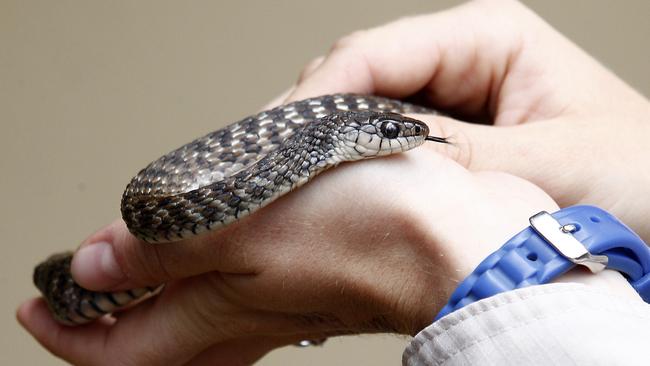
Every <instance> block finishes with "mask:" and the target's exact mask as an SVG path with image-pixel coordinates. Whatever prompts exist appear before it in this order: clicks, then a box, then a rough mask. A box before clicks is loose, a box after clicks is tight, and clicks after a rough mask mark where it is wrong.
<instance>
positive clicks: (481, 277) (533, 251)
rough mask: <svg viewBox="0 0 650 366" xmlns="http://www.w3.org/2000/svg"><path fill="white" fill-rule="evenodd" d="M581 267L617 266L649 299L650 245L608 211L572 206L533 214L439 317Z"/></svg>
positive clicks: (463, 285)
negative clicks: (552, 211) (556, 210)
mask: <svg viewBox="0 0 650 366" xmlns="http://www.w3.org/2000/svg"><path fill="white" fill-rule="evenodd" d="M576 265H583V266H585V267H587V268H589V269H590V270H591V271H592V272H593V273H597V272H600V271H602V270H603V269H605V268H610V269H615V270H617V271H619V272H621V273H622V274H623V275H624V276H625V278H627V280H628V281H629V282H630V284H631V285H632V287H634V289H635V290H636V291H637V292H638V293H639V295H641V298H643V301H645V302H650V248H648V246H647V245H646V244H645V243H644V242H643V240H642V239H641V238H640V237H639V236H638V235H637V234H635V233H634V232H633V231H632V230H631V229H630V228H628V227H627V226H625V224H623V223H622V222H620V221H619V220H617V219H616V218H615V217H614V216H612V215H611V214H609V213H607V212H606V211H604V210H602V209H600V208H597V207H593V206H573V207H568V208H565V209H562V210H560V211H558V212H556V213H554V214H549V213H547V212H545V211H542V212H540V213H538V214H536V215H534V216H532V217H531V218H530V226H529V227H527V228H526V229H524V230H523V231H521V232H520V233H519V234H517V235H515V236H514V237H513V238H512V239H510V240H509V241H508V242H507V243H506V244H504V245H503V246H502V247H501V248H500V249H499V250H497V251H496V252H494V253H492V254H490V255H489V256H488V257H487V258H485V259H484V260H483V262H481V264H479V265H478V267H476V269H475V270H474V272H472V273H471V274H470V275H469V276H468V277H467V278H465V280H463V282H461V283H460V285H459V286H458V288H456V290H455V291H454V293H453V294H452V295H451V297H450V299H449V302H448V303H447V305H445V307H444V308H442V310H441V311H440V313H438V315H437V316H436V317H435V320H438V319H440V318H442V317H443V316H445V315H447V314H449V313H451V312H452V311H454V310H457V309H460V308H462V307H463V306H465V305H468V304H471V303H473V302H475V301H478V300H481V299H485V298H487V297H490V296H493V295H496V294H498V293H501V292H506V291H510V290H514V289H517V288H522V287H528V286H533V285H539V284H544V283H548V282H550V281H551V280H553V279H554V278H556V277H558V276H560V275H562V274H563V273H565V272H567V271H568V270H569V269H571V268H573V267H574V266H576Z"/></svg>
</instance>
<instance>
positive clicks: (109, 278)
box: [70, 242, 126, 289]
mask: <svg viewBox="0 0 650 366" xmlns="http://www.w3.org/2000/svg"><path fill="white" fill-rule="evenodd" d="M70 271H71V272H72V277H73V278H74V279H75V281H77V282H78V283H79V284H80V285H82V286H84V287H88V288H90V289H102V288H106V287H110V286H115V285H117V284H119V283H120V282H123V281H125V280H126V276H125V275H124V272H122V269H121V268H120V266H119V265H118V264H117V260H115V253H114V252H113V246H112V245H111V244H110V243H106V242H98V243H94V244H90V245H86V246H84V247H83V248H81V249H79V251H77V252H76V253H75V255H74V258H73V259H72V264H71V268H70Z"/></svg>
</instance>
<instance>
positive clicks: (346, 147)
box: [34, 94, 446, 325]
mask: <svg viewBox="0 0 650 366" xmlns="http://www.w3.org/2000/svg"><path fill="white" fill-rule="evenodd" d="M406 113H427V114H431V113H433V111H431V110H429V109H426V108H423V107H420V106H416V105H413V104H409V103H403V102H400V101H397V100H392V99H387V98H382V97H376V96H362V95H353V94H335V95H325V96H321V97H316V98H310V99H305V100H301V101H297V102H293V103H290V104H286V105H283V106H279V107H276V108H273V109H270V110H267V111H264V112H260V113H258V114H256V115H253V116H250V117H247V118H244V119H242V120H240V121H238V122H235V123H233V124H231V125H229V126H227V127H225V128H222V129H220V130H217V131H215V132H212V133H210V134H207V135H205V136H203V137H201V138H198V139H196V140H194V141H192V142H190V143H188V144H186V145H184V146H182V147H180V148H178V149H176V150H174V151H172V152H170V153H168V154H166V155H164V156H162V157H161V158H159V159H158V160H156V161H154V162H152V163H151V164H149V165H148V166H147V167H146V168H144V169H143V170H141V171H140V172H139V173H138V174H137V175H136V176H135V177H134V178H133V179H132V180H131V182H130V183H129V184H128V185H127V187H126V190H125V191H124V194H123V196H122V205H121V211H122V217H123V219H124V221H125V222H126V224H127V227H128V228H129V230H130V231H131V233H133V234H134V235H135V236H137V237H138V238H140V239H142V240H144V241H147V242H150V243H156V242H169V241H176V240H181V239H183V238H186V237H189V236H193V235H198V234H200V233H202V232H206V231H210V230H216V229H218V228H221V227H223V226H225V225H228V224H230V223H232V222H234V221H236V220H238V219H241V218H242V217H244V216H246V215H249V214H250V213H252V212H254V211H255V210H257V209H259V208H260V207H263V206H265V205H267V204H269V203H271V202H272V201H273V200H275V199H277V198H278V197H280V196H282V195H284V194H286V193H288V192H290V191H292V190H293V189H295V188H297V187H299V186H300V185H302V184H304V183H306V182H307V181H309V180H310V179H312V178H313V177H314V176H316V175H317V174H319V173H320V172H322V171H324V170H326V169H328V168H330V167H333V166H336V165H337V164H339V163H340V162H343V161H353V160H360V159H365V158H372V157H376V156H382V155H388V154H392V153H398V152H403V151H406V150H409V149H412V148H415V147H417V146H419V145H421V144H422V143H423V142H424V141H425V139H428V140H433V141H438V142H446V140H445V139H444V138H438V137H431V136H428V133H429V129H428V127H427V126H426V125H425V124H424V123H422V122H420V121H418V120H415V119H411V118H408V117H405V116H403V115H402V114H406ZM71 259H72V253H70V252H66V253H61V254H56V255H53V256H51V257H49V258H48V259H47V260H46V261H44V262H43V263H41V264H39V265H38V266H37V267H36V269H35V271H34V283H35V284H36V286H37V287H38V288H39V290H40V291H41V293H42V294H43V297H44V298H45V300H46V302H47V304H48V307H49V308H50V311H51V312H52V314H53V316H54V317H55V318H56V319H57V320H58V321H60V322H62V323H64V324H68V325H77V324H83V323H86V322H89V321H92V320H94V319H96V318H98V317H100V316H102V315H104V314H107V313H111V312H113V311H115V310H116V309H118V308H120V307H123V306H126V305H128V304H130V303H132V302H133V301H135V300H137V299H138V298H140V297H141V296H143V295H145V294H146V293H148V292H151V291H152V290H153V289H152V288H142V289H134V290H128V291H120V292H94V291H89V290H85V289H83V288H82V287H80V286H79V285H77V284H76V283H75V282H74V280H73V279H72V276H71V275H70V263H71Z"/></svg>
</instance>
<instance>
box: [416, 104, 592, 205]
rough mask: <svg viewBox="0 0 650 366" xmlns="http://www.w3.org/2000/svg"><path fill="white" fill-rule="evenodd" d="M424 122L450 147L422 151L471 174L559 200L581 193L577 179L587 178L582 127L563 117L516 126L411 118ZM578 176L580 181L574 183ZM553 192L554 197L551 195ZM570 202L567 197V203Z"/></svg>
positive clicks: (428, 145)
mask: <svg viewBox="0 0 650 366" xmlns="http://www.w3.org/2000/svg"><path fill="white" fill-rule="evenodd" d="M413 117H414V118H417V119H419V120H421V121H423V122H425V123H426V124H427V125H428V126H429V129H430V130H431V132H430V133H431V134H432V135H435V136H442V137H446V138H448V140H449V142H450V143H449V144H426V148H429V149H432V150H435V151H436V152H438V153H441V154H443V155H445V156H446V157H448V158H450V159H452V160H454V161H456V162H457V163H459V164H460V165H462V166H463V167H465V168H466V169H468V170H470V171H485V170H491V171H501V172H505V173H509V174H513V175H516V176H519V177H521V178H524V179H526V180H528V181H531V182H532V183H534V184H536V185H538V186H540V187H541V188H542V189H544V190H545V191H547V192H548V193H549V194H551V196H553V198H555V199H556V200H558V201H560V202H559V203H561V201H563V200H564V197H565V196H566V197H570V196H571V191H573V192H575V191H576V190H579V189H580V187H579V184H580V180H584V179H585V177H588V176H589V175H590V172H589V171H586V170H588V169H589V167H590V166H589V165H585V164H580V163H578V162H580V161H585V160H584V159H583V158H581V157H580V155H583V154H585V153H588V152H589V149H588V146H587V145H588V139H586V138H584V137H583V138H578V136H582V135H584V133H583V132H581V130H580V126H578V125H577V124H575V123H570V121H567V120H565V119H563V118H556V119H552V120H543V121H538V122H533V123H527V124H522V125H515V126H492V125H479V124H473V123H467V122H462V121H459V120H456V119H453V118H450V117H444V116H431V115H413ZM576 175H578V176H581V177H582V178H581V179H574V178H575V177H576ZM554 193H555V194H554ZM567 199H568V198H567Z"/></svg>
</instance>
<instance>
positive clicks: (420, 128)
mask: <svg viewBox="0 0 650 366" xmlns="http://www.w3.org/2000/svg"><path fill="white" fill-rule="evenodd" d="M420 132H422V127H420V126H419V125H415V133H416V134H418V135H419V134H420Z"/></svg>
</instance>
